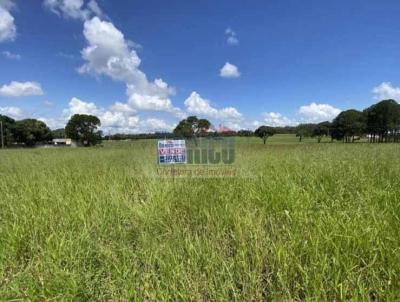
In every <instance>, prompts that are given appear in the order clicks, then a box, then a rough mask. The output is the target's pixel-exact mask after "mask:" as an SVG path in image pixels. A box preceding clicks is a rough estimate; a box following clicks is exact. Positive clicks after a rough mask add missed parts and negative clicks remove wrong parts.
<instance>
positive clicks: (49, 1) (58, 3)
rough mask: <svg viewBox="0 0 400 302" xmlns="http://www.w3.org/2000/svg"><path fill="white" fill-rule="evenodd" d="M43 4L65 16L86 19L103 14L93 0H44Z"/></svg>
mask: <svg viewBox="0 0 400 302" xmlns="http://www.w3.org/2000/svg"><path fill="white" fill-rule="evenodd" d="M43 5H44V7H45V8H47V9H49V10H50V11H52V12H53V13H55V14H57V15H59V16H63V17H65V18H72V19H80V20H87V19H89V18H90V17H92V16H103V12H102V11H101V9H100V7H99V5H98V4H97V2H96V1H95V0H90V1H86V0H44V2H43Z"/></svg>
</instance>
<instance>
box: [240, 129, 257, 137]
mask: <svg viewBox="0 0 400 302" xmlns="http://www.w3.org/2000/svg"><path fill="white" fill-rule="evenodd" d="M237 135H238V136H253V135H254V132H253V131H251V130H239V131H238V132H237Z"/></svg>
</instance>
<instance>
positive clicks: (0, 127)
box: [0, 114, 102, 147]
mask: <svg viewBox="0 0 400 302" xmlns="http://www.w3.org/2000/svg"><path fill="white" fill-rule="evenodd" d="M99 126H100V120H99V118H98V117H96V116H93V115H86V114H75V115H73V116H72V117H71V118H70V119H69V121H68V123H67V125H66V127H65V129H57V130H53V131H52V130H50V128H49V127H48V126H47V125H46V123H45V122H43V121H40V120H37V119H23V120H19V121H17V120H14V119H13V118H11V117H9V116H6V115H0V139H1V143H2V146H6V147H10V146H27V147H33V146H35V145H38V144H49V143H51V141H52V139H53V138H71V139H73V140H75V141H76V142H78V143H80V144H81V145H84V146H91V145H94V144H96V143H98V142H100V141H101V137H102V133H101V131H99V130H98V127H99ZM0 147H1V146H0Z"/></svg>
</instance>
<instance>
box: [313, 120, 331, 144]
mask: <svg viewBox="0 0 400 302" xmlns="http://www.w3.org/2000/svg"><path fill="white" fill-rule="evenodd" d="M331 127H332V124H331V123H330V122H322V123H319V124H317V125H315V127H314V129H313V132H312V135H311V136H312V137H317V139H318V143H320V142H321V140H322V138H323V137H324V136H328V135H329V131H330V129H331Z"/></svg>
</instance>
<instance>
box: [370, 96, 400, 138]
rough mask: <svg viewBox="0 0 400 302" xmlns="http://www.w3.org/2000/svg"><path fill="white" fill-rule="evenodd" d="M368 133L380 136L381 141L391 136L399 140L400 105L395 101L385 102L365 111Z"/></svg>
mask: <svg viewBox="0 0 400 302" xmlns="http://www.w3.org/2000/svg"><path fill="white" fill-rule="evenodd" d="M364 117H365V119H366V131H367V133H369V134H371V135H374V136H375V135H378V136H379V140H380V141H383V140H385V141H387V140H388V138H390V136H391V137H392V138H394V140H395V141H397V140H398V134H399V133H398V132H399V131H400V105H399V104H398V103H397V102H396V101H394V100H384V101H381V102H379V103H377V104H375V105H372V106H371V107H369V108H367V109H365V110H364Z"/></svg>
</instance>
